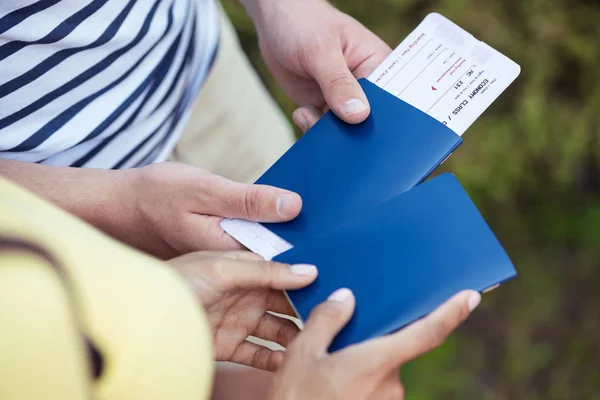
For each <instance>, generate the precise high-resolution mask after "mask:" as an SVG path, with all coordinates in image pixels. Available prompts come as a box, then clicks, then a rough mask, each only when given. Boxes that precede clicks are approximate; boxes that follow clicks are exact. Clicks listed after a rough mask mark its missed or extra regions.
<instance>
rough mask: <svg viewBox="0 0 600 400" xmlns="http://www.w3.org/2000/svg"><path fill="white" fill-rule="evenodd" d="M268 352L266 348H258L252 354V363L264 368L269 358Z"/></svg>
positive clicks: (256, 366)
mask: <svg viewBox="0 0 600 400" xmlns="http://www.w3.org/2000/svg"><path fill="white" fill-rule="evenodd" d="M266 353H267V352H266V349H265V348H262V349H258V350H257V351H255V352H254V354H253V355H252V361H251V363H250V364H251V365H252V366H253V367H255V368H261V369H262V368H263V366H264V365H266V362H265V359H267V358H268V355H267V354H266Z"/></svg>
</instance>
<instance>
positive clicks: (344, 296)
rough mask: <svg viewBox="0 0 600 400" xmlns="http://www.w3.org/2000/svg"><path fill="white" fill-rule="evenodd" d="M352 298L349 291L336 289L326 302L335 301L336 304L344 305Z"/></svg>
mask: <svg viewBox="0 0 600 400" xmlns="http://www.w3.org/2000/svg"><path fill="white" fill-rule="evenodd" d="M351 297H352V291H351V290H350V289H346V288H344V289H338V290H336V291H335V292H333V293H332V294H331V295H330V296H329V298H328V299H327V300H329V301H335V302H336V303H345V302H346V301H348V299H350V298H351Z"/></svg>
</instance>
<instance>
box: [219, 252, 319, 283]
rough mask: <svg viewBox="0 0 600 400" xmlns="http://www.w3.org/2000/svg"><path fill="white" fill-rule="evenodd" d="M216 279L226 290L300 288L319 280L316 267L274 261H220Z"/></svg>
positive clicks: (222, 259)
mask: <svg viewBox="0 0 600 400" xmlns="http://www.w3.org/2000/svg"><path fill="white" fill-rule="evenodd" d="M213 268H214V269H215V271H214V276H215V277H216V278H215V279H216V280H217V281H218V282H222V283H223V285H224V286H225V289H233V288H239V289H263V288H269V289H277V290H288V289H300V288H303V287H305V286H308V285H309V284H311V283H312V282H313V281H314V280H315V279H316V278H317V274H318V271H317V268H316V267H315V266H314V265H306V264H299V265H287V264H281V263H277V262H271V261H264V260H260V261H239V260H231V259H224V258H221V259H216V260H215V261H214V264H213Z"/></svg>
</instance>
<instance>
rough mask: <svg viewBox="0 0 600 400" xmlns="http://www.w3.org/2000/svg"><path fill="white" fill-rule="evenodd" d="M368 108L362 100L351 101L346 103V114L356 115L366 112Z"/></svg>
mask: <svg viewBox="0 0 600 400" xmlns="http://www.w3.org/2000/svg"><path fill="white" fill-rule="evenodd" d="M367 108H368V107H367V105H366V104H365V103H364V102H363V101H362V100H361V99H350V100H348V101H347V102H345V103H344V114H346V115H352V114H356V113H359V112H362V111H365V110H366V109H367Z"/></svg>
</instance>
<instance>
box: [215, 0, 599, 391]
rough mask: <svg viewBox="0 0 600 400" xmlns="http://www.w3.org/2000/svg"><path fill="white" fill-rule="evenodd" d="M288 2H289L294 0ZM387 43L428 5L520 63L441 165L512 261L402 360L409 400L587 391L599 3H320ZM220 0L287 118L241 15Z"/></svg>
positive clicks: (595, 273) (593, 299)
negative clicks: (463, 317) (453, 322)
mask: <svg viewBox="0 0 600 400" xmlns="http://www.w3.org/2000/svg"><path fill="white" fill-rule="evenodd" d="M300 1H301V0H300ZM333 3H334V4H336V5H337V6H338V8H339V9H341V10H343V11H344V12H346V13H348V14H350V15H352V16H353V17H355V18H356V19H358V20H359V21H361V22H362V23H363V24H365V25H366V26H367V27H368V28H370V29H371V30H373V31H374V32H375V33H377V34H378V35H379V36H381V37H382V38H383V39H384V40H385V41H387V42H388V44H390V46H391V47H395V46H396V45H397V44H399V43H400V41H401V40H402V39H403V38H404V37H405V36H406V35H407V34H408V33H409V32H410V31H411V30H412V29H414V27H416V25H417V24H418V23H419V22H420V21H421V20H422V19H423V18H424V17H425V16H426V15H427V14H428V13H429V12H433V11H435V12H439V13H441V14H443V15H445V16H446V17H448V18H450V19H451V20H453V21H454V22H456V23H457V24H459V25H460V26H462V27H463V28H465V29H466V30H468V31H469V32H471V33H472V34H474V35H475V36H476V37H478V38H480V39H481V40H483V41H485V42H487V43H488V44H490V45H492V46H493V47H495V48H496V49H498V50H500V51H501V52H503V53H505V54H506V55H508V56H509V57H510V58H512V59H513V60H515V61H516V62H518V63H519V64H520V65H521V67H522V74H521V76H520V77H519V79H518V80H517V81H516V82H515V83H514V84H513V86H511V87H510V88H509V89H508V91H507V92H505V93H504V94H503V95H502V96H501V97H500V99H499V100H498V101H497V102H496V103H494V105H493V106H492V107H491V108H490V109H489V110H488V111H487V112H486V113H485V114H484V116H483V117H482V118H480V119H479V120H478V121H477V123H476V124H475V125H473V126H472V127H471V128H470V129H469V131H468V132H467V134H466V135H465V143H464V144H463V145H462V147H461V148H460V149H459V151H457V152H456V153H455V154H454V155H453V156H452V157H451V159H450V161H449V162H447V163H446V164H445V168H444V169H445V170H452V171H453V172H454V173H455V174H456V175H457V176H458V178H459V179H460V181H461V182H462V183H463V185H464V186H465V188H466V189H467V191H468V192H469V193H470V194H471V196H472V198H473V200H474V201H475V203H476V204H477V205H478V207H479V208H480V210H481V211H482V213H483V214H484V216H485V217H486V219H487V220H488V222H489V223H490V225H491V226H492V229H493V230H494V231H495V232H496V234H497V235H498V237H499V238H500V240H501V242H502V243H503V244H504V246H505V247H506V250H507V251H508V253H509V254H510V256H511V257H512V259H513V261H514V263H515V265H516V266H517V269H518V271H519V277H518V279H516V280H514V281H512V282H510V283H508V284H507V285H505V286H503V287H502V288H500V289H498V290H496V291H494V292H492V293H489V294H487V295H486V296H484V302H483V304H482V306H481V309H480V310H479V311H478V312H476V313H475V314H474V315H473V317H472V318H471V319H470V320H469V321H468V323H467V324H466V325H465V326H464V327H463V328H462V329H461V330H460V331H459V333H458V334H456V335H454V336H453V337H452V338H451V339H450V340H449V341H448V342H447V343H446V344H445V345H444V346H443V347H442V348H440V349H439V350H437V351H435V352H433V353H432V354H430V355H428V356H426V357H424V358H422V359H420V360H418V361H416V362H413V363H412V364H410V365H409V366H407V367H406V368H404V369H403V370H402V378H403V381H404V383H405V384H406V387H407V392H408V398H409V399H490V400H492V399H494V400H495V399H528V400H535V399H600V290H598V284H600V158H599V157H600V140H599V138H600V136H599V133H600V72H599V70H600V3H599V2H598V1H597V0H594V1H591V0H590V1H584V0H555V1H543V0H505V1H485V2H483V1H476V0H452V1H450V0H438V1H433V0H431V1H415V0H352V1H334V2H333ZM224 6H225V8H226V10H227V11H228V13H229V15H230V17H231V18H232V20H233V22H234V24H235V25H236V27H237V28H238V32H239V35H240V39H241V41H242V44H243V46H244V49H245V51H246V52H247V54H248V56H249V57H250V59H251V61H252V62H253V63H254V65H255V66H256V68H257V70H258V71H259V73H260V75H261V77H262V78H263V80H264V82H265V84H266V85H267V87H268V88H269V89H270V90H271V91H272V92H273V94H274V96H275V97H276V98H277V100H278V101H279V102H280V104H281V107H282V108H283V109H284V111H285V112H286V114H287V115H291V112H292V111H293V109H294V105H293V104H292V103H291V101H290V100H289V99H287V98H286V96H285V95H284V94H283V93H282V92H281V91H280V90H279V89H278V88H277V84H276V83H275V81H274V80H273V78H272V77H271V76H270V75H269V73H268V71H267V70H266V68H265V66H264V64H263V63H262V60H261V58H260V54H259V51H258V44H257V41H256V37H255V35H254V30H253V27H252V23H251V21H250V19H249V18H248V17H247V16H246V15H245V13H244V11H243V10H242V9H241V7H240V6H239V5H238V3H237V2H236V0H224Z"/></svg>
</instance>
